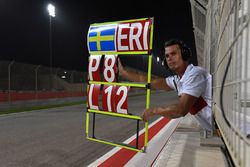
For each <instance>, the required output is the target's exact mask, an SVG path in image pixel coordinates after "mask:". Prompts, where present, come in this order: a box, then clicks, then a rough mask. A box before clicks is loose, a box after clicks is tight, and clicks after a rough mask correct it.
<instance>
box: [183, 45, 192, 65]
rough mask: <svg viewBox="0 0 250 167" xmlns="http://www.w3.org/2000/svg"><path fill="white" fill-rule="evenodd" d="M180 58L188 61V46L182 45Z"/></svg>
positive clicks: (189, 52) (189, 53)
mask: <svg viewBox="0 0 250 167" xmlns="http://www.w3.org/2000/svg"><path fill="white" fill-rule="evenodd" d="M181 55H182V58H183V60H184V61H188V60H189V59H190V57H191V51H190V49H189V48H188V47H186V46H182V52H181Z"/></svg>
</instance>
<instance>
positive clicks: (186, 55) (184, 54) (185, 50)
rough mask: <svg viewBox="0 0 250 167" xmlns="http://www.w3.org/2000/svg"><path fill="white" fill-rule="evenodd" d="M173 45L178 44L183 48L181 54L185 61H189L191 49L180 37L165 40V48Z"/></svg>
mask: <svg viewBox="0 0 250 167" xmlns="http://www.w3.org/2000/svg"><path fill="white" fill-rule="evenodd" d="M172 45H178V46H179V48H180V50H181V56H182V59H183V60H184V61H189V59H190V57H191V49H190V48H189V47H187V45H186V44H185V43H184V42H183V41H182V40H179V39H170V40H168V41H166V42H165V44H164V48H166V47H168V46H172Z"/></svg>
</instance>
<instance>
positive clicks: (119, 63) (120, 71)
mask: <svg viewBox="0 0 250 167" xmlns="http://www.w3.org/2000/svg"><path fill="white" fill-rule="evenodd" d="M118 72H119V75H120V76H123V74H124V72H125V69H124V67H123V65H122V63H121V60H120V58H118Z"/></svg>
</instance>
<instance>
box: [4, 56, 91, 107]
mask: <svg viewBox="0 0 250 167" xmlns="http://www.w3.org/2000/svg"><path fill="white" fill-rule="evenodd" d="M87 75H88V74H87V72H80V71H74V70H65V69H62V68H52V69H51V68H50V67H46V66H41V65H32V64H24V63H19V62H15V61H0V95H1V96H2V97H0V102H1V101H9V102H10V101H11V100H13V99H14V97H12V96H19V95H20V96H22V95H23V96H26V97H25V98H26V99H27V98H28V97H27V96H30V97H31V98H34V97H35V99H37V98H38V97H37V96H39V93H40V94H42V95H41V96H45V95H44V93H45V92H46V96H48V93H51V92H52V93H53V92H56V93H57V94H58V96H61V95H62V94H65V93H63V92H85V91H86V84H85V83H86V82H87ZM60 92H61V95H60ZM18 93H19V94H18ZM32 93H33V94H32ZM6 95H7V96H8V97H6ZM4 96H5V97H4ZM33 96H34V97H33ZM17 98H18V99H21V97H20V98H19V97H16V98H15V99H17ZM7 99H8V100H7Z"/></svg>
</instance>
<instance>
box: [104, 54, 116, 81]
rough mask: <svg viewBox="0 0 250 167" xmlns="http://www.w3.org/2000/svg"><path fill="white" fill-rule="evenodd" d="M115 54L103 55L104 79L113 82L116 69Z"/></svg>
mask: <svg viewBox="0 0 250 167" xmlns="http://www.w3.org/2000/svg"><path fill="white" fill-rule="evenodd" d="M115 63H116V55H105V59H104V70H103V76H104V81H106V82H114V81H116V79H115V71H116V66H115Z"/></svg>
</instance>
